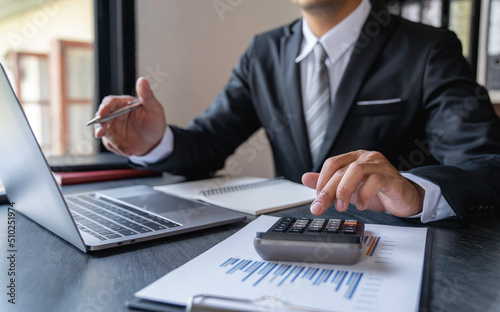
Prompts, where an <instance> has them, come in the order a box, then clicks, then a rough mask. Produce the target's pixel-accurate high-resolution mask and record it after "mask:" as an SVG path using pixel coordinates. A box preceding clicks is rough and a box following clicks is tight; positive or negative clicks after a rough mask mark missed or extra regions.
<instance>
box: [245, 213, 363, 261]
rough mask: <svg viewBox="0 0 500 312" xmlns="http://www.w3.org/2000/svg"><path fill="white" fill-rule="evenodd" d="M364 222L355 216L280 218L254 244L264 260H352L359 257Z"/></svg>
mask: <svg viewBox="0 0 500 312" xmlns="http://www.w3.org/2000/svg"><path fill="white" fill-rule="evenodd" d="M364 230H365V225H364V223H363V222H360V221H358V220H341V219H325V218H293V217H283V218H280V219H279V220H278V221H277V222H276V223H275V224H274V225H273V226H272V227H271V228H269V230H267V232H257V235H256V237H255V238H254V241H253V244H254V247H255V250H256V251H257V253H258V254H259V256H261V257H262V258H263V259H264V260H276V261H294V262H308V263H328V264H354V263H356V262H357V261H358V260H359V258H360V257H361V249H362V248H363V235H364Z"/></svg>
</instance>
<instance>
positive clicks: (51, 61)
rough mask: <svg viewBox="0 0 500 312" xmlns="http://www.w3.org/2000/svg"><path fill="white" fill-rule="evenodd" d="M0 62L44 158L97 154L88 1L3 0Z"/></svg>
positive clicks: (91, 9) (91, 24)
mask: <svg viewBox="0 0 500 312" xmlns="http://www.w3.org/2000/svg"><path fill="white" fill-rule="evenodd" d="M2 11H3V12H2V13H1V15H0V34H1V35H2V38H6V39H7V40H3V41H4V42H3V43H2V44H1V45H0V61H1V62H2V64H3V66H4V68H5V69H6V71H7V72H8V75H9V79H10V80H11V83H12V85H13V87H14V89H15V91H16V93H17V96H18V98H19V101H20V102H21V105H22V106H23V109H24V111H25V113H26V115H27V117H28V120H29V122H30V124H31V127H32V129H33V132H34V133H35V136H36V137H37V140H38V142H39V144H40V146H41V147H42V150H43V151H44V153H45V154H46V156H58V155H70V154H77V155H88V154H92V153H95V152H96V151H97V143H96V141H95V139H93V136H92V132H91V129H86V128H85V126H84V125H85V122H86V121H87V120H89V119H90V118H92V117H93V115H94V110H95V106H94V105H93V102H94V85H95V73H94V51H93V44H94V5H93V1H92V0H64V1H61V0H45V1H34V0H26V1H16V0H3V1H2Z"/></svg>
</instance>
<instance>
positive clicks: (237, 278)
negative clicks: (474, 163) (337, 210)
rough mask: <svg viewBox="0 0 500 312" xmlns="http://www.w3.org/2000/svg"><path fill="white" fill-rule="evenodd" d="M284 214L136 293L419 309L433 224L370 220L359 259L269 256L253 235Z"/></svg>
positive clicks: (168, 298) (183, 299)
mask: <svg viewBox="0 0 500 312" xmlns="http://www.w3.org/2000/svg"><path fill="white" fill-rule="evenodd" d="M277 219H278V218H276V217H270V216H261V217H259V218H258V219H256V220H254V221H252V222H251V223H250V224H248V225H247V226H246V227H245V228H243V229H242V230H240V231H239V232H237V233H236V234H234V235H233V236H231V237H229V238H228V239H226V240H225V241H223V242H221V243H219V244H218V245H216V246H215V247H213V248H211V249H210V250H208V251H206V252H205V253H203V254H202V255H200V256H198V257H196V258H195V259H193V260H191V261H189V262H188V263H186V264H184V265H183V266H181V267H180V268H178V269H176V270H174V271H172V272H170V273H168V274H167V275H165V276H164V277H162V278H161V279H159V280H158V281H156V282H154V283H153V284H151V285H149V286H147V287H146V288H144V289H142V290H140V291H139V292H137V293H136V294H135V296H136V297H139V298H143V299H149V300H154V301H159V302H166V303H172V304H178V305H186V303H187V301H188V299H189V298H190V297H191V296H193V295H196V294H212V295H220V296H229V297H237V298H249V299H251V298H255V297H259V296H274V297H277V298H279V299H281V300H284V301H286V302H288V303H291V304H295V305H299V306H306V307H311V308H316V309H322V310H328V311H417V310H418V303H419V298H420V288H421V283H422V272H423V265H424V254H425V241H426V234H427V229H426V228H408V227H396V226H385V225H371V224H367V225H366V227H365V240H364V241H365V245H364V247H363V255H362V257H361V260H360V261H359V262H358V263H357V264H355V265H350V266H340V265H321V264H303V263H292V262H267V261H263V260H262V259H261V258H260V257H259V256H258V254H257V253H256V252H255V250H254V248H253V238H254V237H255V233H256V232H257V231H260V232H263V231H266V230H267V229H268V228H270V227H271V226H272V225H273V224H274V223H275V222H276V220H277ZM318 256H319V257H320V256H321V254H318Z"/></svg>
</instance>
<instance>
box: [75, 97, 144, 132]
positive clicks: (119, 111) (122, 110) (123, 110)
mask: <svg viewBox="0 0 500 312" xmlns="http://www.w3.org/2000/svg"><path fill="white" fill-rule="evenodd" d="M141 105H142V103H141V101H139V100H138V99H135V100H133V101H130V102H128V104H127V105H126V106H123V107H121V108H119V109H117V110H115V111H114V112H112V113H111V114H109V115H108V116H105V117H102V118H101V117H95V118H94V119H92V120H90V121H89V122H87V123H86V124H85V125H86V126H90V125H93V124H96V123H100V122H105V121H108V120H111V119H113V118H116V117H118V116H121V115H123V114H126V113H128V112H131V111H133V110H134V109H137V108H139V107H140V106H141Z"/></svg>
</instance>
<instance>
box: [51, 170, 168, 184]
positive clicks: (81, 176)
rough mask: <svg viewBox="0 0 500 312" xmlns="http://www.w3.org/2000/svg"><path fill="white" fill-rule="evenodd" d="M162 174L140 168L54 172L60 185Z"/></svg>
mask: <svg viewBox="0 0 500 312" xmlns="http://www.w3.org/2000/svg"><path fill="white" fill-rule="evenodd" d="M160 175H161V172H156V171H150V170H139V169H114V170H96V171H72V172H54V176H55V178H56V181H57V183H59V185H70V184H79V183H90V182H102V181H111V180H122V179H130V178H139V177H152V176H160Z"/></svg>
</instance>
